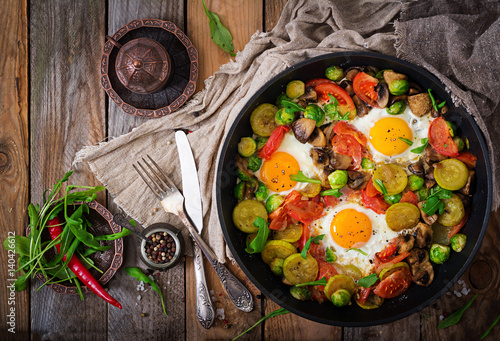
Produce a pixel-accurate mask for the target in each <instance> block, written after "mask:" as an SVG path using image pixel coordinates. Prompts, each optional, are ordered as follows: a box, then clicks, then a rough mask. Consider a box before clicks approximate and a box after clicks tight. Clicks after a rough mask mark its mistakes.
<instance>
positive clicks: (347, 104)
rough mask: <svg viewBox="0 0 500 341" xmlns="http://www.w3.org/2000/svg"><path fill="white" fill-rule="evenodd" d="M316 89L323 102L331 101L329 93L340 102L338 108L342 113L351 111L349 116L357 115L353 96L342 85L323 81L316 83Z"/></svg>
mask: <svg viewBox="0 0 500 341" xmlns="http://www.w3.org/2000/svg"><path fill="white" fill-rule="evenodd" d="M314 90H315V91H316V92H317V93H318V96H320V99H321V100H322V101H323V102H328V101H330V96H328V94H331V95H332V96H333V97H335V98H336V99H337V101H338V102H339V105H338V108H339V111H340V112H341V113H342V114H346V113H347V112H349V113H350V115H349V117H351V118H353V117H354V116H356V106H355V105H354V102H353V101H352V98H351V96H349V94H348V93H347V91H345V90H344V88H342V87H341V86H339V85H337V84H335V83H334V82H332V83H321V84H318V85H316V86H315V87H314Z"/></svg>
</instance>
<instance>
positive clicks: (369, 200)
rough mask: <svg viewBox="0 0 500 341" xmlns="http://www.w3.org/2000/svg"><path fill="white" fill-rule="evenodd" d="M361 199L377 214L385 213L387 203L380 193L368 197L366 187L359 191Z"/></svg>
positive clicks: (387, 206)
mask: <svg viewBox="0 0 500 341" xmlns="http://www.w3.org/2000/svg"><path fill="white" fill-rule="evenodd" d="M361 200H362V201H363V205H364V206H365V207H366V208H369V209H371V210H372V211H373V212H375V213H377V214H385V211H387V209H388V208H389V204H388V203H386V202H385V200H384V198H383V197H382V195H380V194H377V195H375V196H374V197H369V196H368V195H367V194H366V189H364V190H362V191H361Z"/></svg>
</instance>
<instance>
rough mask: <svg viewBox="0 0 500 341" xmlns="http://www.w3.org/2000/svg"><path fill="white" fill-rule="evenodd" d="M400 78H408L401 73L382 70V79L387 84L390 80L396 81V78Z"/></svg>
mask: <svg viewBox="0 0 500 341" xmlns="http://www.w3.org/2000/svg"><path fill="white" fill-rule="evenodd" d="M401 79H405V80H406V79H408V76H406V75H403V74H402V73H397V72H394V71H392V70H385V71H384V81H385V82H386V83H387V84H391V83H392V82H394V81H398V80H401Z"/></svg>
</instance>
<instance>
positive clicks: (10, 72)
mask: <svg viewBox="0 0 500 341" xmlns="http://www.w3.org/2000/svg"><path fill="white" fill-rule="evenodd" d="M0 8H1V10H0V11H1V13H2V14H3V20H2V21H1V22H0V32H2V36H1V38H0V48H1V51H2V53H1V54H0V75H1V79H2V82H0V96H1V98H2V108H1V111H0V127H2V129H0V193H2V200H0V241H1V242H2V243H3V241H4V240H5V239H6V238H7V237H8V236H12V235H13V234H17V235H21V234H23V233H24V228H25V226H26V223H27V216H26V207H27V205H28V200H29V187H28V185H29V169H28V163H29V144H28V138H29V137H28V16H27V6H26V1H13V0H11V1H3V2H2V3H1V5H0ZM1 248H2V252H0V283H2V286H3V288H2V290H0V302H1V304H0V315H1V316H2V318H1V319H0V339H2V340H14V339H16V340H17V339H21V338H23V339H26V338H28V335H29V290H24V291H22V292H17V293H15V292H11V291H10V290H8V289H7V287H6V286H9V285H12V284H13V281H14V280H15V279H16V277H17V274H14V273H13V272H12V271H13V270H15V268H16V267H17V266H16V264H17V257H14V254H13V251H6V250H5V249H4V248H3V247H1ZM12 309H13V310H12ZM8 315H10V316H9V317H7V316H8ZM13 332H15V333H13Z"/></svg>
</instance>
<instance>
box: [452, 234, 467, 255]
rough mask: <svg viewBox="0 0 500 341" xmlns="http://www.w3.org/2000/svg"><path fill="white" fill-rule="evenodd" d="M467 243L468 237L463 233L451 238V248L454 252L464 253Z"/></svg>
mask: <svg viewBox="0 0 500 341" xmlns="http://www.w3.org/2000/svg"><path fill="white" fill-rule="evenodd" d="M466 243H467V236H466V235H465V234H462V233H457V234H456V235H454V236H453V237H451V248H452V249H453V251H456V252H462V250H463V249H464V247H465V244H466Z"/></svg>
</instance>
